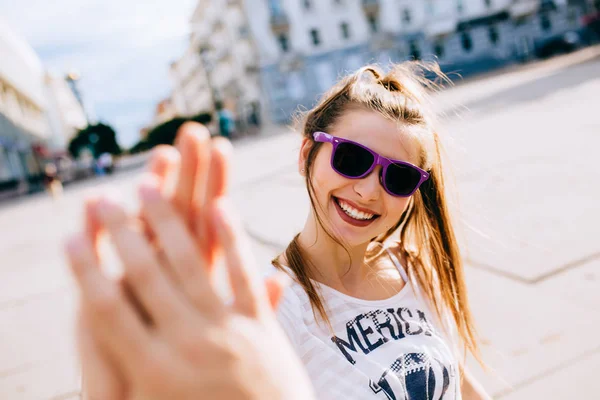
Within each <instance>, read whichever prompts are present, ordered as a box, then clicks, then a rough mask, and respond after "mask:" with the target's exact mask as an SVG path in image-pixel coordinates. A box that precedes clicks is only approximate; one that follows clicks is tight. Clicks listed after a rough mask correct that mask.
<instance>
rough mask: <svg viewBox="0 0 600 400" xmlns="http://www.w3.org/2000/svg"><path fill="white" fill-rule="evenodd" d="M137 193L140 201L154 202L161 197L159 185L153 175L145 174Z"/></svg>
mask: <svg viewBox="0 0 600 400" xmlns="http://www.w3.org/2000/svg"><path fill="white" fill-rule="evenodd" d="M139 195H140V198H141V200H142V201H146V202H154V201H158V200H160V199H161V198H162V193H161V191H160V186H159V184H158V182H157V180H156V178H154V177H153V176H146V177H144V179H143V180H142V183H141V184H140V188H139Z"/></svg>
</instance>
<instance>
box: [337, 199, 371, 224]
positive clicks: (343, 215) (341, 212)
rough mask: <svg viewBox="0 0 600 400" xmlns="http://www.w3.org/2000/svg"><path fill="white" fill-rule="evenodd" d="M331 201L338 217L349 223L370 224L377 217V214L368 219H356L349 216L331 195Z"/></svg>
mask: <svg viewBox="0 0 600 400" xmlns="http://www.w3.org/2000/svg"><path fill="white" fill-rule="evenodd" d="M331 201H332V202H333V206H334V207H335V209H336V210H337V212H338V214H339V215H340V218H342V219H343V220H344V221H346V222H347V223H349V224H350V225H353V226H358V227H364V226H368V225H371V224H372V223H373V221H375V220H376V219H377V218H379V216H375V217H373V218H372V219H368V220H358V219H355V218H352V217H351V216H349V215H348V214H346V212H345V211H344V210H342V208H341V207H340V205H339V204H338V202H337V201H336V199H335V197H332V198H331Z"/></svg>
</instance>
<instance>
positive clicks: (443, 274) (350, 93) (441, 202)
mask: <svg viewBox="0 0 600 400" xmlns="http://www.w3.org/2000/svg"><path fill="white" fill-rule="evenodd" d="M428 75H429V76H434V77H435V78H436V80H435V81H434V80H431V79H429V78H428V77H427V76H428ZM439 80H442V81H445V82H449V81H448V79H447V78H446V76H445V75H444V74H443V73H442V72H441V71H440V69H439V67H438V66H437V64H424V63H420V62H405V63H402V64H397V65H394V66H393V67H392V68H391V70H390V71H389V72H387V73H384V72H383V71H382V70H381V69H380V68H379V67H377V66H372V65H370V66H366V67H363V68H361V69H360V70H358V71H357V72H355V73H353V74H351V75H348V76H346V77H344V78H342V79H341V80H340V81H339V82H338V83H337V84H336V85H335V86H334V87H333V88H332V89H331V90H330V91H328V92H327V93H326V94H325V95H323V97H322V98H321V100H320V101H319V103H318V104H317V105H316V106H315V107H314V108H313V109H311V110H309V111H308V112H306V113H305V114H304V115H302V117H301V119H300V123H301V131H302V134H303V136H304V137H305V138H307V139H308V140H311V141H313V143H312V146H311V148H310V150H309V154H308V156H307V159H306V162H305V165H304V169H305V171H306V173H305V183H306V187H307V190H308V193H309V197H310V201H311V205H312V207H313V210H314V211H315V213H314V214H315V217H316V219H317V221H318V223H319V224H320V225H321V227H322V228H323V230H324V231H325V232H326V233H327V235H328V236H329V237H330V238H332V239H333V240H334V241H335V242H336V243H338V244H340V245H342V244H341V243H340V241H339V240H338V239H336V238H335V237H334V235H332V234H331V233H330V232H328V230H327V229H326V228H325V225H324V224H323V221H322V220H321V218H320V216H319V213H318V212H316V206H317V204H316V201H315V191H314V187H313V186H312V168H311V167H312V165H313V163H314V160H315V158H316V155H317V153H318V151H319V149H320V148H321V146H322V143H318V142H314V140H313V137H312V135H313V133H314V132H317V131H324V132H327V131H329V130H331V127H332V126H333V125H334V124H335V123H336V121H337V120H338V119H339V118H340V117H341V116H342V115H343V114H344V112H346V111H348V110H349V109H352V108H353V107H354V108H356V107H362V108H364V109H367V110H372V111H376V112H378V113H380V114H381V115H383V116H384V117H386V118H388V119H390V120H393V121H396V122H398V123H399V124H403V126H407V127H410V128H411V129H409V130H408V132H409V135H411V137H412V138H414V139H415V140H416V142H417V143H418V144H419V156H418V165H419V167H421V168H423V169H426V170H428V171H429V172H430V179H429V180H428V181H427V182H425V184H423V185H422V186H421V188H420V189H419V190H418V191H417V192H415V194H414V195H413V196H412V201H411V204H410V205H409V207H408V208H407V210H406V211H405V212H404V214H403V215H402V216H401V218H400V220H399V221H398V222H397V223H396V224H395V225H394V226H392V227H391V228H390V229H389V230H388V231H387V232H385V233H384V234H382V235H380V236H379V237H377V238H375V239H373V240H372V243H373V242H374V243H373V244H376V245H378V246H369V249H368V250H367V254H366V259H367V260H372V259H374V258H375V257H377V256H378V255H379V254H381V251H382V250H381V249H383V248H384V243H385V242H386V241H390V240H394V241H395V242H396V244H397V246H394V249H393V251H394V252H395V255H397V256H398V258H399V259H401V260H404V261H405V262H406V268H407V270H408V271H407V272H408V273H409V274H410V275H412V276H414V277H415V279H416V280H417V283H418V284H419V285H420V287H421V288H422V290H423V291H424V294H425V295H426V296H427V297H428V300H430V302H431V303H432V305H433V307H434V309H435V312H436V313H437V315H438V317H439V318H440V320H443V318H442V316H443V315H445V312H449V313H450V315H451V316H452V320H453V321H454V323H455V325H456V328H457V332H458V336H459V338H460V345H461V347H462V348H463V349H464V353H465V356H466V352H467V351H469V352H471V353H472V354H473V355H474V356H475V357H476V358H477V359H478V360H480V361H481V358H480V355H479V349H478V345H477V340H476V330H475V327H474V321H473V316H472V314H471V311H470V308H469V303H468V298H467V290H466V286H465V279H464V273H463V263H462V258H461V255H460V251H459V247H458V244H457V239H456V235H455V232H454V228H453V225H452V221H451V218H450V213H449V209H448V202H447V197H446V193H445V185H444V177H443V174H442V172H443V168H442V156H441V155H442V146H441V143H440V138H439V136H438V133H437V131H436V130H435V128H434V120H435V115H434V113H433V112H432V110H431V106H430V102H429V95H428V88H437V87H438V82H439ZM342 246H343V245H342ZM378 248H379V253H377V252H376V249H378ZM284 254H285V259H286V261H287V264H288V266H289V268H290V269H291V270H292V271H293V273H294V275H295V276H294V277H293V278H294V279H295V280H296V281H297V282H298V283H299V284H300V285H301V286H302V287H303V288H304V290H305V292H306V293H307V295H308V297H309V299H310V303H311V305H312V308H313V312H314V314H315V317H316V316H317V315H318V316H320V317H321V319H322V320H324V321H325V322H326V323H327V324H328V325H329V326H330V327H331V325H330V324H329V319H328V317H327V313H326V311H325V307H324V304H323V300H322V298H321V296H320V294H319V292H318V290H317V288H316V287H315V285H314V283H313V282H312V281H311V278H312V277H313V275H312V273H311V271H312V270H313V268H312V267H313V266H312V264H311V262H310V260H309V258H308V257H307V255H306V253H305V252H304V250H303V249H302V247H301V246H300V244H299V242H298V235H296V237H294V239H293V240H292V241H291V243H290V244H289V246H288V247H287V249H286V250H285V253H284ZM273 264H274V265H275V266H276V267H278V268H280V269H282V268H283V267H282V266H281V264H280V262H279V261H278V258H276V259H274V260H273Z"/></svg>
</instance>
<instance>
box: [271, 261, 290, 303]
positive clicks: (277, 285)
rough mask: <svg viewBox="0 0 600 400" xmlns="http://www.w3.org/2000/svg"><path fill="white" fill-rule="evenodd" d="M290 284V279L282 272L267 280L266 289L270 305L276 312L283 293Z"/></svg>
mask: <svg viewBox="0 0 600 400" xmlns="http://www.w3.org/2000/svg"><path fill="white" fill-rule="evenodd" d="M289 284H290V277H289V276H287V275H286V274H285V273H283V272H281V271H277V272H276V273H275V274H273V275H271V276H269V277H268V278H267V279H265V288H266V289H267V296H268V298H269V304H270V305H271V309H272V310H273V311H274V312H277V308H278V307H279V303H280V301H281V298H282V297H283V293H284V292H285V289H286V288H287V287H288V286H289Z"/></svg>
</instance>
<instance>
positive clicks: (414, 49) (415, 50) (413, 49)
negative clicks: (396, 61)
mask: <svg viewBox="0 0 600 400" xmlns="http://www.w3.org/2000/svg"><path fill="white" fill-rule="evenodd" d="M409 47H410V56H411V57H412V59H413V60H420V59H421V50H420V49H419V44H418V43H417V41H416V40H411V41H410V43H409Z"/></svg>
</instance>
